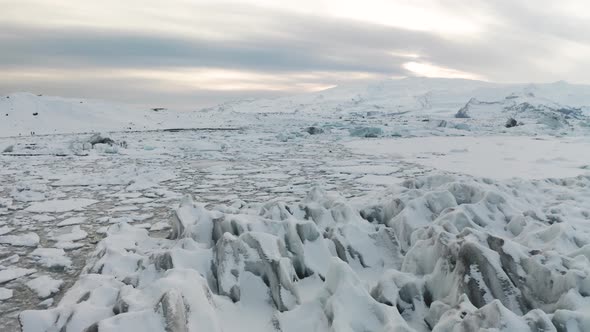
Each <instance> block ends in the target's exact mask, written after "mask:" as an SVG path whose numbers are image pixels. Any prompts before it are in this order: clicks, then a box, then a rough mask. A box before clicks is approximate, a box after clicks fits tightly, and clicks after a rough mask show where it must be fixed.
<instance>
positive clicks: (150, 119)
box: [0, 93, 223, 137]
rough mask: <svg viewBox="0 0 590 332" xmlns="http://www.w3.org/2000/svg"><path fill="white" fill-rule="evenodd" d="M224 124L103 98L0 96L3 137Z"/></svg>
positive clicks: (0, 133)
mask: <svg viewBox="0 0 590 332" xmlns="http://www.w3.org/2000/svg"><path fill="white" fill-rule="evenodd" d="M217 125H223V123H222V122H220V121H216V120H215V119H210V118H209V117H207V114H204V113H203V112H181V111H175V110H168V109H163V108H153V109H145V108H139V107H134V106H129V105H124V104H116V103H113V102H106V101H100V100H89V99H74V98H63V97H53V96H44V95H35V94H31V93H14V94H10V95H7V96H0V137H7V136H30V135H46V134H70V133H85V132H109V131H142V130H160V129H169V128H200V127H207V126H217Z"/></svg>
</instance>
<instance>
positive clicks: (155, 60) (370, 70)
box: [0, 0, 590, 109]
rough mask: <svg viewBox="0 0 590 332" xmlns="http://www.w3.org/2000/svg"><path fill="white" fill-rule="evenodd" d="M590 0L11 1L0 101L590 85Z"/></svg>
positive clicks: (193, 103)
mask: <svg viewBox="0 0 590 332" xmlns="http://www.w3.org/2000/svg"><path fill="white" fill-rule="evenodd" d="M589 74H590V2H589V1H588V0H560V1H554V0H491V1H490V0H470V1H464V0H438V1H435V0H388V1H386V0H362V1H361V0H354V1H353V0H297V1H286V0H280V1H279V0H234V1H225V0H190V1H189V0H167V1H162V0H100V1H96V0H92V1H87V0H0V93H1V94H6V93H10V92H14V91H31V92H36V93H45V94H54V95H62V96H71V97H87V98H102V99H110V100H117V101H123V102H131V103H137V104H142V105H150V106H165V107H182V108H186V109H191V108H199V107H202V106H207V105H211V104H214V103H217V102H221V101H225V100H231V99H235V98H243V97H261V96H274V95H281V94H290V93H299V92H305V91H314V90H320V89H324V88H326V87H330V86H334V85H337V84H342V83H346V82H350V81H355V80H365V79H380V78H388V77H405V76H436V77H462V78H473V79H482V80H488V81H496V82H551V81H557V80H566V81H569V82H577V83H590V75H589Z"/></svg>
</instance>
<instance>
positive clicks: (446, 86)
mask: <svg viewBox="0 0 590 332" xmlns="http://www.w3.org/2000/svg"><path fill="white" fill-rule="evenodd" d="M264 113H280V114H291V115H293V114H295V115H301V116H304V117H307V116H311V115H313V116H314V117H317V118H318V119H328V120H329V119H339V118H340V117H348V118H352V119H353V120H354V119H355V118H356V119H358V118H367V117H373V118H376V119H377V120H378V121H373V122H374V123H373V124H374V125H377V126H378V125H380V124H384V123H386V122H387V121H388V119H389V120H390V119H391V117H392V116H395V117H396V119H395V120H396V121H395V122H397V123H399V122H400V121H401V120H403V121H409V122H410V123H415V124H416V125H417V127H418V128H421V127H425V128H431V127H432V126H433V123H430V124H424V123H422V124H420V123H419V122H425V121H424V119H430V120H433V121H435V122H434V126H439V125H440V127H447V126H451V127H453V126H454V125H456V124H457V122H465V123H467V124H468V126H471V127H473V129H474V130H476V131H478V130H479V128H478V127H480V126H481V127H482V128H481V130H488V129H489V128H488V129H486V128H485V127H489V126H490V125H493V126H494V127H493V128H497V127H502V125H503V124H504V123H506V121H507V120H508V119H509V118H514V119H515V120H516V121H517V124H518V123H521V124H524V125H528V126H529V127H528V128H530V129H531V130H532V131H536V130H543V128H541V129H539V128H537V127H539V126H537V125H542V126H541V127H543V126H545V127H547V128H545V129H547V130H549V131H551V130H556V129H560V130H566V131H567V130H569V129H571V130H575V129H577V127H578V125H581V126H582V127H587V126H588V125H589V124H588V122H587V118H588V116H589V114H590V87H589V86H585V85H573V84H568V83H565V82H556V83H551V84H527V85H524V84H520V85H519V84H496V83H488V82H481V81H473V80H461V79H434V78H407V79H391V80H384V81H377V82H364V83H359V84H354V85H345V86H340V87H336V88H332V89H329V90H325V91H321V92H316V93H309V94H303V95H297V96H291V97H282V98H275V99H254V100H240V101H234V102H227V103H223V104H221V105H219V106H216V107H212V108H209V109H205V110H203V111H192V112H180V111H174V110H166V109H156V110H154V109H140V108H136V107H129V106H124V105H118V104H114V103H108V102H102V101H94V100H82V99H68V98H60V97H48V96H37V95H33V94H29V93H17V94H12V95H8V96H3V97H0V115H1V117H2V121H0V136H18V135H30V134H31V132H35V133H36V134H53V133H79V132H91V131H126V130H133V131H137V130H152V129H164V128H195V127H203V126H205V127H206V126H221V125H228V124H231V125H234V126H236V125H240V124H239V121H237V120H241V121H246V122H247V121H248V120H246V118H247V117H244V116H241V115H240V114H250V115H252V114H264ZM212 114H213V115H212ZM457 118H470V119H471V120H460V121H459V120H455V119H457ZM443 120H444V121H445V122H442V123H441V122H440V121H443ZM436 121H438V122H436ZM254 122H255V121H254ZM449 122H451V124H449ZM453 122H454V123H453ZM395 124H396V123H390V124H388V125H393V126H395ZM461 126H462V127H463V128H464V129H465V128H466V126H464V125H460V126H459V127H461ZM404 130H405V128H404ZM404 130H402V131H404Z"/></svg>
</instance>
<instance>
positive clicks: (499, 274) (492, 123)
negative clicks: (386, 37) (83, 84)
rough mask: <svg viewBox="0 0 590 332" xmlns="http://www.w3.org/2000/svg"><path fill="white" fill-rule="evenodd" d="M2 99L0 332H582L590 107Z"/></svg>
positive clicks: (380, 93)
mask: <svg viewBox="0 0 590 332" xmlns="http://www.w3.org/2000/svg"><path fill="white" fill-rule="evenodd" d="M6 97H9V98H6ZM0 100H1V102H0V111H1V113H0V115H2V114H7V115H3V118H5V119H7V121H6V122H4V121H3V122H1V123H0V130H2V133H4V134H3V135H2V136H5V137H3V138H0V152H2V153H1V155H0V326H2V328H3V331H4V330H6V331H18V330H19V329H22V330H23V331H26V332H37V331H39V332H40V331H66V332H71V331H88V332H90V331H100V332H104V331H245V330H248V331H476V330H488V331H587V330H590V301H589V299H588V296H589V294H590V139H589V137H590V136H589V134H590V108H589V105H590V88H588V87H587V86H579V85H569V84H567V83H564V82H557V83H554V84H546V85H496V84H491V83H485V82H476V81H465V80H442V79H405V80H391V81H383V82H373V83H368V84H365V85H359V86H350V87H339V88H335V89H332V90H328V91H324V92H320V93H315V94H310V95H303V96H295V97H285V98H278V99H272V100H250V101H241V102H235V103H226V104H223V105H220V106H218V107H216V108H212V109H208V110H203V111H199V112H196V111H195V112H184V113H181V112H174V111H171V110H164V111H160V112H156V113H154V112H153V111H149V110H148V111H146V110H137V109H126V108H124V107H122V106H116V105H112V104H109V103H105V102H95V101H83V103H80V100H69V99H64V98H58V97H39V96H35V95H30V94H15V95H10V96H4V97H2V98H0ZM80 105H82V106H80ZM31 107H34V108H35V110H37V112H36V113H38V115H36V116H32V115H31V111H30V109H31ZM85 112H91V113H92V114H93V117H92V121H86V120H85V118H84V116H85V114H86V113H85ZM120 113H122V114H123V115H121V116H120V117H119V118H117V117H114V115H115V114H120ZM510 118H513V119H515V120H516V123H517V125H516V126H514V127H512V126H509V127H507V126H506V124H507V122H508V121H507V120H508V119H510ZM114 119H120V120H114ZM171 128H172V129H175V130H166V129H171ZM180 129H186V130H180ZM93 131H94V132H98V131H100V132H101V135H102V138H109V139H110V140H112V141H111V142H109V141H106V140H102V141H101V143H97V136H95V135H94V134H93ZM31 132H35V133H36V135H34V136H31V135H30V133H31ZM93 143H94V144H93Z"/></svg>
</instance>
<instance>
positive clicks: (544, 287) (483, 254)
mask: <svg viewBox="0 0 590 332" xmlns="http://www.w3.org/2000/svg"><path fill="white" fill-rule="evenodd" d="M589 190H590V178H589V177H587V176H579V177H576V178H569V179H563V180H543V181H530V182H529V181H522V180H510V181H503V182H495V181H492V180H488V179H477V178H471V177H467V176H449V175H433V176H425V177H418V178H415V179H411V180H407V181H406V182H404V183H403V184H402V185H400V186H394V187H392V188H390V189H388V190H385V191H382V192H378V193H374V194H369V195H368V196H365V197H361V198H356V199H354V200H352V201H351V200H346V199H344V198H342V197H339V196H337V195H334V194H328V193H326V192H324V191H323V190H321V189H319V188H316V189H313V190H312V191H311V192H310V193H309V195H308V196H307V198H305V199H304V200H302V201H300V202H299V203H291V204H287V203H284V202H281V201H277V200H271V201H268V202H267V203H263V204H246V203H244V202H243V201H240V200H235V201H234V202H233V203H231V204H228V205H218V206H215V207H212V208H210V209H205V208H204V207H202V206H201V205H200V204H197V203H195V202H193V201H192V199H191V198H190V197H186V198H185V199H184V200H183V202H182V204H181V205H180V207H179V208H178V209H177V210H176V214H175V217H174V218H173V220H171V221H170V222H171V224H172V232H171V233H170V236H169V237H168V239H163V238H158V237H153V236H150V235H149V234H148V232H147V231H145V230H142V229H138V228H135V227H132V226H131V225H127V224H125V223H121V224H117V225H114V226H111V227H110V228H109V230H108V234H107V237H106V238H105V239H104V240H103V241H101V242H100V243H99V245H98V247H97V249H96V250H95V253H94V255H93V257H92V258H91V259H90V261H89V263H88V265H87V267H86V271H85V274H83V275H82V276H81V278H80V280H79V281H78V282H77V283H76V284H75V285H74V286H73V287H72V288H71V289H70V290H69V291H68V293H67V294H66V295H65V297H64V298H63V299H62V301H61V302H60V304H59V305H58V306H57V307H56V308H54V309H48V310H33V311H25V312H23V313H22V314H21V315H20V320H21V323H22V325H23V328H24V331H25V332H36V331H50V330H61V329H64V327H65V330H68V331H70V330H72V331H82V330H85V331H101V332H103V331H123V330H128V329H129V328H131V327H132V328H133V329H134V330H142V331H238V330H244V326H247V327H248V329H249V330H256V331H473V330H475V329H478V328H479V329H493V330H496V329H497V330H502V331H566V330H576V331H585V330H588V329H590V321H589V319H588V315H587V312H588V309H590V302H589V301H588V299H587V294H588V292H590V279H589V278H590V277H589V276H590V261H589V259H590V252H589V251H588V248H589V246H590V226H589V224H588V218H589V216H590V211H589V210H588V206H590V191H589Z"/></svg>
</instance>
